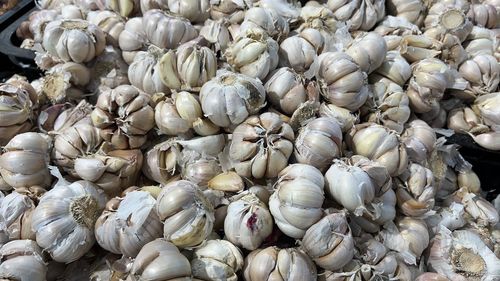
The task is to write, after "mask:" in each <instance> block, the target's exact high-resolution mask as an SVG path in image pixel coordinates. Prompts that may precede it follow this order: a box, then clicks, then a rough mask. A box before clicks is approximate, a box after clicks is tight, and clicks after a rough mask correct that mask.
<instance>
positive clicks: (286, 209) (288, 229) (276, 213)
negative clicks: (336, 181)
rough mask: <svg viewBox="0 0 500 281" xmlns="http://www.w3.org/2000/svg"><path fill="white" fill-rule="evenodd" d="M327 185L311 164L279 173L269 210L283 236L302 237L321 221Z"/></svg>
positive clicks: (297, 165) (288, 168) (296, 166)
mask: <svg viewBox="0 0 500 281" xmlns="http://www.w3.org/2000/svg"><path fill="white" fill-rule="evenodd" d="M324 184H325V183H324V179H323V175H322V174H321V172H320V171H319V170H318V169H316V168H314V167H313V166H310V165H305V164H292V165H290V166H288V167H287V168H285V169H283V170H282V171H281V172H280V174H279V176H278V181H277V183H276V187H275V191H274V193H273V194H272V195H271V197H270V198H269V210H270V211H271V214H272V215H273V218H274V220H275V222H276V224H277V225H278V227H279V229H280V230H281V231H282V232H283V233H284V234H286V235H287V236H289V237H293V238H302V237H303V236H304V234H305V233H306V230H307V229H308V228H309V227H310V226H311V225H312V224H314V223H316V222H317V221H318V220H319V219H320V218H321V216H322V214H323V209H322V208H321V206H322V204H323V201H324V199H325V196H324V192H323V186H324Z"/></svg>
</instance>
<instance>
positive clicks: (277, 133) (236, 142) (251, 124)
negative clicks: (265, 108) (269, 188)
mask: <svg viewBox="0 0 500 281" xmlns="http://www.w3.org/2000/svg"><path fill="white" fill-rule="evenodd" d="M293 139H294V133H293V130H292V127H290V125H288V124H287V123H285V122H283V121H282V120H281V119H280V117H279V115H278V114H276V113H272V112H266V113H263V114H261V115H255V116H251V117H249V118H248V119H247V120H245V122H243V123H242V124H240V125H238V126H237V127H236V128H235V129H234V132H233V140H232V142H231V145H230V147H229V157H230V158H231V160H232V161H233V162H234V168H235V170H236V172H237V173H238V174H239V175H240V176H244V177H250V176H252V177H254V178H263V177H266V178H274V177H276V176H277V175H278V173H279V172H280V171H281V170H283V169H284V168H285V167H286V166H287V164H288V158H290V156H291V155H292V152H293Z"/></svg>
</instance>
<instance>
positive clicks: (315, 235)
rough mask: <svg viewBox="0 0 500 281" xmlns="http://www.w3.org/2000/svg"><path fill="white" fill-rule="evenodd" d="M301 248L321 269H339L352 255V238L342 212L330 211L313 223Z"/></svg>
mask: <svg viewBox="0 0 500 281" xmlns="http://www.w3.org/2000/svg"><path fill="white" fill-rule="evenodd" d="M302 248H303V249H304V251H305V252H306V253H307V254H308V255H309V256H310V257H311V258H312V259H313V261H314V262H315V263H316V264H317V265H318V266H320V267H321V268H323V269H327V270H339V269H341V268H342V267H343V266H344V265H346V264H347V263H348V262H349V261H350V260H351V259H352V257H353V255H354V239H353V237H352V234H351V228H350V227H349V224H348V223H347V220H346V215H345V214H344V213H332V214H329V215H326V216H325V217H323V218H322V219H321V220H320V221H318V222H317V223H315V224H313V225H312V226H311V227H310V228H309V229H308V230H307V231H306V233H305V235H304V238H303V239H302Z"/></svg>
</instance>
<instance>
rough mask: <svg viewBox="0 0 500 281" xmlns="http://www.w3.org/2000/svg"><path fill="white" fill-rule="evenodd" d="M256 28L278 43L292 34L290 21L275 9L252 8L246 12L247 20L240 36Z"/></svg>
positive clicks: (242, 25) (242, 24)
mask: <svg viewBox="0 0 500 281" xmlns="http://www.w3.org/2000/svg"><path fill="white" fill-rule="evenodd" d="M256 28H257V29H261V30H263V31H265V32H266V33H267V34H268V35H269V36H271V37H272V38H273V39H274V40H276V41H278V42H279V41H281V40H283V39H284V38H286V37H288V33H289V32H290V27H289V25H288V21H287V20H286V19H285V18H284V17H282V16H281V15H280V14H279V13H278V11H276V10H275V9H272V8H271V9H267V8H266V7H252V8H250V9H248V10H247V11H246V12H245V18H244V19H243V22H242V23H241V25H240V34H245V33H246V32H247V30H251V29H256Z"/></svg>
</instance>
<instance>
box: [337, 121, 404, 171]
mask: <svg viewBox="0 0 500 281" xmlns="http://www.w3.org/2000/svg"><path fill="white" fill-rule="evenodd" d="M347 145H348V146H349V147H350V148H351V149H352V151H353V152H354V153H355V154H359V155H362V156H365V157H367V158H369V159H371V160H373V161H376V162H378V163H380V164H381V165H383V166H385V167H386V168H387V171H388V172H389V174H390V175H391V176H397V175H400V174H401V173H402V172H403V171H404V170H406V167H407V165H408V155H407V152H406V149H405V148H404V146H403V144H402V143H401V141H400V138H399V136H398V135H397V134H396V133H395V132H394V131H390V130H389V129H387V128H386V127H384V126H381V125H377V124H373V123H364V124H360V125H356V126H354V128H353V129H352V130H351V132H350V133H349V135H347Z"/></svg>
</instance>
